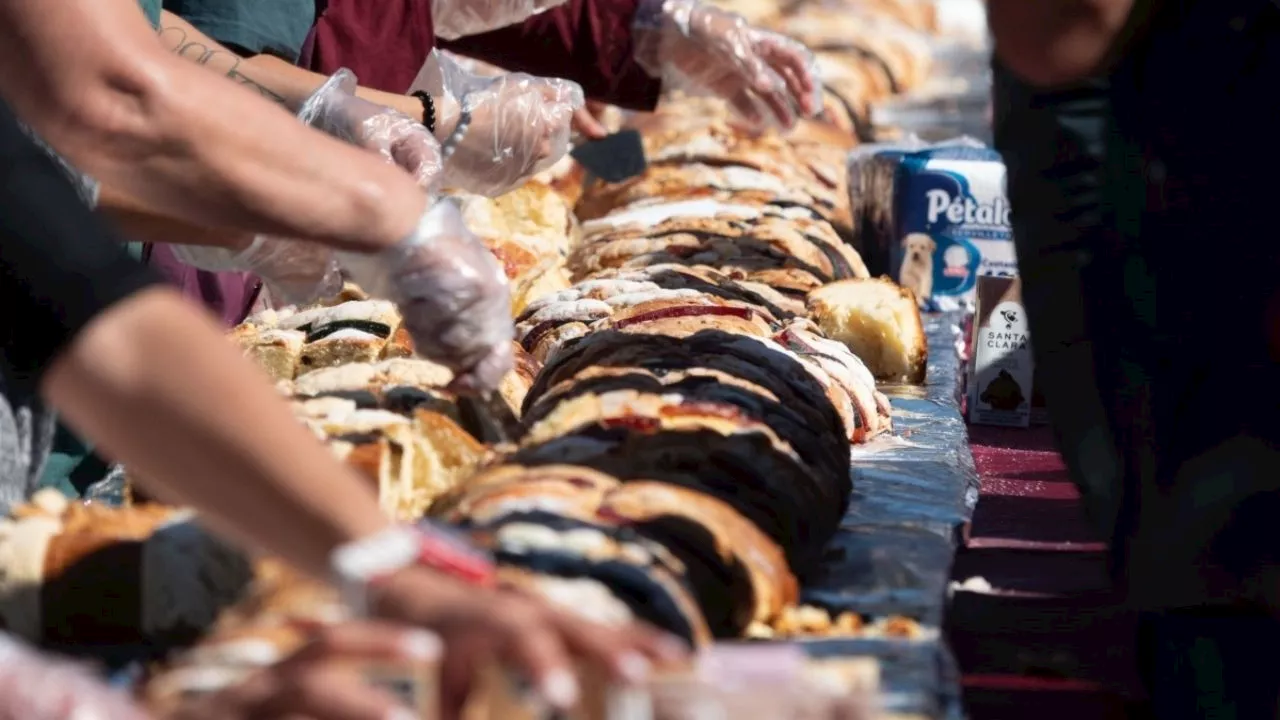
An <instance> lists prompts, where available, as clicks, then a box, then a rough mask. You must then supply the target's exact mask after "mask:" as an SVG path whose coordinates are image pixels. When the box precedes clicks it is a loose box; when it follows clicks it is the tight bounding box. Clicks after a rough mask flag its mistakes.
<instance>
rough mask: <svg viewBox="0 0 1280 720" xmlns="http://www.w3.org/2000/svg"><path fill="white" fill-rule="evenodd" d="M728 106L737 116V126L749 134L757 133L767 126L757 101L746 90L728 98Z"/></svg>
mask: <svg viewBox="0 0 1280 720" xmlns="http://www.w3.org/2000/svg"><path fill="white" fill-rule="evenodd" d="M729 106H730V107H732V108H733V111H734V113H735V114H736V115H737V116H738V125H739V126H741V127H743V128H744V129H747V130H749V131H750V132H751V133H759V132H760V131H761V130H762V129H764V127H765V125H766V124H767V121H766V120H765V116H764V113H763V112H761V106H760V102H759V100H758V99H757V98H756V97H755V95H754V94H752V93H751V92H750V91H748V90H746V89H742V90H738V91H737V92H735V93H734V94H733V95H732V96H731V97H730V98H729Z"/></svg>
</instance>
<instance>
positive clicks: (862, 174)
mask: <svg viewBox="0 0 1280 720" xmlns="http://www.w3.org/2000/svg"><path fill="white" fill-rule="evenodd" d="M849 189H850V194H851V200H852V201H853V208H854V212H855V217H856V218H857V224H858V235H859V237H858V240H859V245H860V248H859V249H860V250H861V251H862V252H863V254H864V257H868V258H870V259H868V265H871V266H876V267H873V269H872V271H873V272H884V273H887V274H889V275H891V276H892V277H893V279H895V280H897V281H898V283H899V284H900V285H903V286H904V287H908V288H910V289H911V290H912V291H914V292H915V293H916V297H918V298H920V301H921V304H922V305H923V306H924V307H925V309H928V310H953V309H957V308H967V309H972V308H973V303H974V300H975V293H976V288H977V282H978V277H980V276H983V275H994V276H1001V277H1014V276H1016V275H1017V261H1016V257H1015V254H1014V248H1013V231H1012V228H1011V227H1010V220H1009V200H1008V197H1007V195H1006V193H1005V167H1004V163H1003V162H1002V161H1001V159H1000V155H999V153H997V152H995V151H994V150H991V149H989V148H987V147H985V146H983V145H982V144H981V143H978V142H977V141H975V140H972V139H970V138H959V139H956V140H951V141H947V142H944V143H938V144H934V145H929V144H925V143H922V142H920V141H918V140H914V141H909V142H906V143H903V144H898V145H881V146H869V147H866V148H860V149H859V150H856V151H854V153H853V154H852V155H851V156H850V162H849Z"/></svg>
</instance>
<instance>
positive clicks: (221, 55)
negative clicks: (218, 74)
mask: <svg viewBox="0 0 1280 720" xmlns="http://www.w3.org/2000/svg"><path fill="white" fill-rule="evenodd" d="M159 35H160V41H161V43H163V44H164V46H165V47H166V48H168V50H169V51H170V52H172V53H174V54H175V55H178V56H180V57H182V58H185V59H187V60H190V61H191V62H194V63H196V64H197V65H205V66H210V65H213V64H214V61H215V60H217V61H218V62H217V63H216V66H217V67H219V68H221V67H223V66H225V65H227V64H228V63H229V64H230V67H229V68H227V69H226V70H225V72H226V76H227V77H228V78H230V79H232V80H234V81H236V82H238V83H240V84H241V85H243V86H245V87H247V88H249V89H250V90H254V91H256V92H258V93H259V94H261V95H262V96H263V97H265V98H267V99H268V100H272V101H275V102H278V103H281V104H284V103H285V99H284V97H283V96H282V95H280V94H279V93H276V92H274V91H272V90H271V89H270V88H267V87H266V86H264V85H262V84H261V83H259V82H257V81H255V80H254V79H253V78H251V77H249V76H248V75H246V74H245V73H244V72H243V71H242V70H241V67H240V66H241V63H242V62H243V58H241V57H240V56H239V55H236V54H235V53H233V52H230V51H228V50H224V49H221V48H217V47H209V45H208V44H207V43H205V42H203V41H201V40H191V39H190V38H189V37H188V36H187V31H186V30H184V29H183V28H180V27H172V26H170V27H164V26H161V28H160V31H159Z"/></svg>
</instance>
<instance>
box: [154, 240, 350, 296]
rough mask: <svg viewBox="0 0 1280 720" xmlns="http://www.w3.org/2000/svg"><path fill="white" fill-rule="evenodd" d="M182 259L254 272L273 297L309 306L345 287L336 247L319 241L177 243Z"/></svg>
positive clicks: (201, 265)
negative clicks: (239, 246)
mask: <svg viewBox="0 0 1280 720" xmlns="http://www.w3.org/2000/svg"><path fill="white" fill-rule="evenodd" d="M173 254H174V255H175V256H176V257H177V258H178V259H179V260H181V261H182V262H184V263H186V264H188V265H190V266H192V267H195V268H199V269H201V270H209V271H211V272H251V273H253V274H254V275H257V276H258V277H260V278H262V281H263V282H264V283H266V285H267V289H268V290H269V291H270V293H271V297H272V298H273V299H276V300H279V301H280V302H282V303H284V304H288V305H306V304H308V303H311V302H315V301H316V300H320V299H322V298H327V297H332V296H334V295H337V294H338V291H340V290H341V289H342V275H341V273H340V272H339V270H338V263H337V260H336V259H335V258H334V254H333V250H332V249H330V248H328V247H325V246H324V245H320V244H319V243H313V242H303V241H301V240H288V239H285V238H276V237H266V236H263V235H258V236H256V237H254V238H253V241H252V242H251V243H250V244H249V246H248V247H246V248H245V249H243V250H241V251H239V252H236V251H234V250H228V249H226V248H220V247H206V246H202V245H174V246H173Z"/></svg>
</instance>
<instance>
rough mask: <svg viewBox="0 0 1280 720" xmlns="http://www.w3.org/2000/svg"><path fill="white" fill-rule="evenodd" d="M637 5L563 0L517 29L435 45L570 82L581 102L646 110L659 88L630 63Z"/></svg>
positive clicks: (621, 0)
mask: <svg viewBox="0 0 1280 720" xmlns="http://www.w3.org/2000/svg"><path fill="white" fill-rule="evenodd" d="M638 4H639V0H569V2H567V3H565V4H564V5H561V6H559V7H557V8H555V9H554V10H548V11H546V12H544V13H541V14H539V15H534V16H533V17H531V18H529V19H528V20H526V21H524V22H523V23H521V24H519V25H512V26H511V27H507V28H502V29H500V30H494V31H492V32H487V33H484V34H481V35H474V36H471V37H465V38H459V39H457V40H450V41H446V40H443V39H441V40H440V41H439V44H440V47H442V48H445V49H447V50H451V51H453V52H456V53H458V54H460V55H466V56H469V57H473V58H475V59H477V60H483V61H485V62H488V63H492V64H494V65H498V66H499V67H503V68H506V69H507V70H514V71H518V72H527V73H529V74H531V75H541V76H543V77H559V78H567V79H569V80H574V81H576V82H577V83H579V84H580V85H582V89H583V90H584V91H586V95H587V98H589V99H591V100H600V101H602V102H607V103H610V104H613V105H618V106H620V107H625V108H630V109H633V110H652V109H653V107H654V106H655V105H657V103H658V93H659V92H660V90H661V89H662V84H661V82H659V81H658V80H657V79H655V78H653V77H650V76H649V74H648V73H646V72H645V71H644V70H643V69H641V68H640V66H639V65H637V64H636V63H635V60H633V59H632V55H633V45H632V41H631V19H632V18H633V17H634V16H635V13H636V6H637V5H638Z"/></svg>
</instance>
